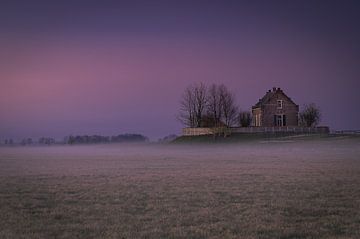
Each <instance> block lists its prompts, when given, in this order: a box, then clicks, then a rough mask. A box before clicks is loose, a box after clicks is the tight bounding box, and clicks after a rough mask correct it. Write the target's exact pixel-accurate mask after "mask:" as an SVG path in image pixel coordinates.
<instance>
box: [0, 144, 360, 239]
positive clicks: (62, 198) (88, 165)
mask: <svg viewBox="0 0 360 239" xmlns="http://www.w3.org/2000/svg"><path fill="white" fill-rule="evenodd" d="M0 150H1V151H0V167H1V168H0V173H1V174H0V175H1V178H0V238H284V239H285V238H359V237H360V187H359V185H360V149H359V142H358V141H356V140H355V141H354V140H353V139H350V138H345V139H344V138H341V139H336V140H332V141H328V140H327V141H321V140H317V141H307V142H297V141H295V142H283V143H278V142H267V143H265V142H262V143H260V142H257V143H256V144H250V145H249V144H247V145H236V146H234V145H233V146H225V145H223V146H212V147H209V148H208V147H204V146H201V147H179V146H171V147H169V146H161V147H156V146H131V147H129V148H125V147H116V146H92V147H86V146H76V147H52V148H51V147H50V148H11V149H4V148H2V149H0Z"/></svg>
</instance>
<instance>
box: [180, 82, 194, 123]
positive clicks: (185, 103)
mask: <svg viewBox="0 0 360 239" xmlns="http://www.w3.org/2000/svg"><path fill="white" fill-rule="evenodd" d="M177 118H178V119H179V120H180V122H182V123H183V124H184V125H186V126H188V127H195V126H196V122H195V96H194V89H193V86H188V87H187V88H186V89H185V91H184V93H183V95H182V98H181V101H180V113H179V115H178V117H177Z"/></svg>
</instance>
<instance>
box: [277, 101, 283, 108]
mask: <svg viewBox="0 0 360 239" xmlns="http://www.w3.org/2000/svg"><path fill="white" fill-rule="evenodd" d="M277 108H278V109H282V108H283V101H282V100H278V101H277Z"/></svg>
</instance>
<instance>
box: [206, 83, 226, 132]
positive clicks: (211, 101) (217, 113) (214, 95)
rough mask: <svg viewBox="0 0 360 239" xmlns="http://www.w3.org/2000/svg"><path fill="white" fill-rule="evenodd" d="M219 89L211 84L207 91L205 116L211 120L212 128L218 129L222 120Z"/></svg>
mask: <svg viewBox="0 0 360 239" xmlns="http://www.w3.org/2000/svg"><path fill="white" fill-rule="evenodd" d="M221 100H222V98H221V92H220V88H219V86H218V85H216V84H212V85H211V86H210V87H209V90H208V96H207V115H208V117H210V118H212V120H213V122H214V126H215V127H218V126H219V125H220V122H221V118H222V115H223V114H222V113H223V109H222V102H221Z"/></svg>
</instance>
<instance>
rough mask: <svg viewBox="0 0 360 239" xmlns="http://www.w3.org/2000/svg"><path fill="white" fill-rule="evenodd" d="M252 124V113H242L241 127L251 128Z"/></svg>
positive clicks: (240, 117) (240, 114)
mask: <svg viewBox="0 0 360 239" xmlns="http://www.w3.org/2000/svg"><path fill="white" fill-rule="evenodd" d="M250 124H251V113H250V112H249V111H240V113H239V125H240V126H241V127H249V126H250Z"/></svg>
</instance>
